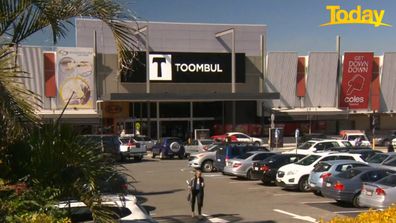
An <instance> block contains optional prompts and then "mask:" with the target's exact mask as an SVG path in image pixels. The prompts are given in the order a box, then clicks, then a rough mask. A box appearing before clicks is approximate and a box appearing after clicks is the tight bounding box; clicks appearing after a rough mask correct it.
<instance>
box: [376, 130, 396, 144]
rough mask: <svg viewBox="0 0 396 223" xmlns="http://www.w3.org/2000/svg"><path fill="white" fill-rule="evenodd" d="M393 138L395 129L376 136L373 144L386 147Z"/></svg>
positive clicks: (395, 134) (395, 135) (395, 132)
mask: <svg viewBox="0 0 396 223" xmlns="http://www.w3.org/2000/svg"><path fill="white" fill-rule="evenodd" d="M394 138H396V131H395V130H392V131H390V132H389V133H388V134H384V135H382V136H379V137H376V138H375V140H374V141H375V145H378V146H385V147H388V146H389V145H390V144H391V143H392V140H393V139H394Z"/></svg>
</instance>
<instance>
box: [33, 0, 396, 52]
mask: <svg viewBox="0 0 396 223" xmlns="http://www.w3.org/2000/svg"><path fill="white" fill-rule="evenodd" d="M118 2H120V4H122V5H123V6H124V7H125V8H129V9H130V10H131V11H132V12H134V13H135V15H136V16H138V17H139V18H140V19H142V20H149V21H168V22H197V23H230V24H240V23H242V24H246V23H249V24H266V25H267V26H268V33H267V34H268V40H267V44H268V50H270V51H297V52H298V53H299V54H301V55H304V54H307V53H308V52H311V51H333V50H335V39H336V36H337V35H340V36H341V40H342V50H343V51H374V52H376V53H377V54H382V53H383V52H389V51H396V1H395V0H195V1H193V0H118ZM326 5H340V6H341V7H342V8H345V9H348V10H350V9H354V8H356V6H357V5H361V6H362V8H363V9H366V8H370V9H378V10H385V15H384V19H383V22H385V23H390V24H391V25H393V27H379V28H374V27H373V26H370V25H337V26H329V27H320V24H322V23H326V22H328V20H329V12H328V11H327V10H326ZM74 35H75V34H74V31H73V28H71V29H70V34H69V35H68V36H67V38H66V39H64V40H61V41H60V43H59V45H64V46H73V45H74V41H75V39H74ZM29 44H35V45H50V44H51V41H50V35H47V33H46V32H44V33H43V32H40V33H39V34H37V35H35V36H34V37H33V38H32V39H30V40H29Z"/></svg>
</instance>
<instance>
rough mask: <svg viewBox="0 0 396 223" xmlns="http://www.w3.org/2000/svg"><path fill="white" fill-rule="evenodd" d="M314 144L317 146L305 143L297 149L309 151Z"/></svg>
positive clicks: (312, 143)
mask: <svg viewBox="0 0 396 223" xmlns="http://www.w3.org/2000/svg"><path fill="white" fill-rule="evenodd" d="M314 144H315V143H314V142H305V143H303V144H301V145H300V146H298V147H297V148H298V149H305V150H307V149H309V148H311V146H313V145H314Z"/></svg>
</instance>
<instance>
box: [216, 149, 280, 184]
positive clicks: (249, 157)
mask: <svg viewBox="0 0 396 223" xmlns="http://www.w3.org/2000/svg"><path fill="white" fill-rule="evenodd" d="M275 154H276V153H273V152H264V151H252V152H247V153H245V154H243V155H240V156H237V157H236V158H234V159H230V160H228V161H227V162H226V166H225V167H224V170H223V173H224V174H225V175H231V176H237V177H242V178H246V179H248V180H252V179H253V174H252V171H253V164H254V163H255V162H259V161H262V160H265V159H266V158H268V157H270V156H273V155H275Z"/></svg>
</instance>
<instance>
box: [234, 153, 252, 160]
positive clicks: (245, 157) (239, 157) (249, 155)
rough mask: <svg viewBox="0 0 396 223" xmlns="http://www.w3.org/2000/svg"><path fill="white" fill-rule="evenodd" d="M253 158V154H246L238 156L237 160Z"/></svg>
mask: <svg viewBox="0 0 396 223" xmlns="http://www.w3.org/2000/svg"><path fill="white" fill-rule="evenodd" d="M251 156H253V153H245V154H242V155H239V156H237V157H236V158H237V159H242V160H244V159H247V158H249V157H251Z"/></svg>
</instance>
